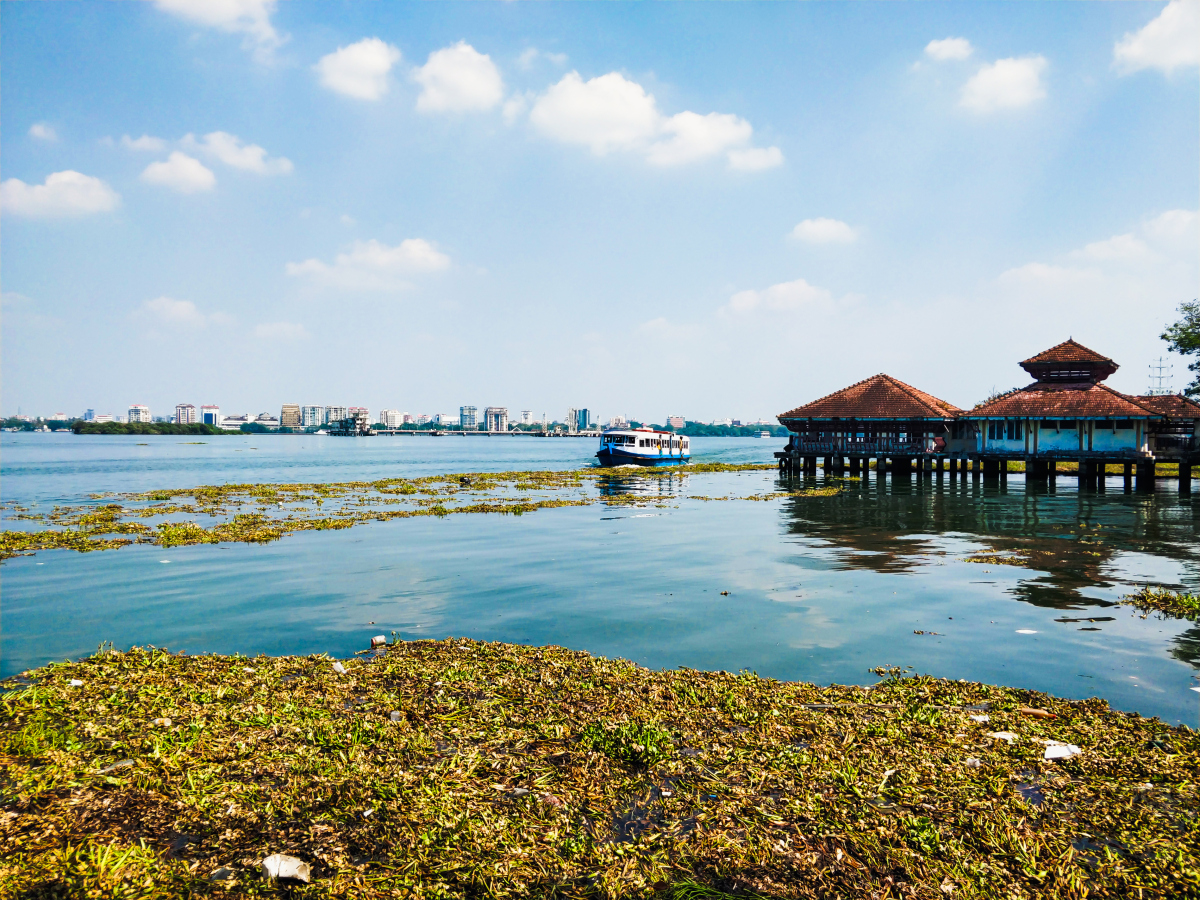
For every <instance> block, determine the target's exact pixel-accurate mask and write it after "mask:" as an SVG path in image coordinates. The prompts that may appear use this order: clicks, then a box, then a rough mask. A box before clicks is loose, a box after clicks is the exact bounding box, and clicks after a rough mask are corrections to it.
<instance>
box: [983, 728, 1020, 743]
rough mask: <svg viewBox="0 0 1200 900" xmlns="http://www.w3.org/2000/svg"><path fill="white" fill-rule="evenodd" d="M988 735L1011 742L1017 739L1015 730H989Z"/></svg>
mask: <svg viewBox="0 0 1200 900" xmlns="http://www.w3.org/2000/svg"><path fill="white" fill-rule="evenodd" d="M988 737H990V738H994V739H995V740H997V741H1008V742H1009V743H1010V744H1011V743H1012V742H1013V741H1015V740H1016V739H1017V733H1016V732H1015V731H989V732H988Z"/></svg>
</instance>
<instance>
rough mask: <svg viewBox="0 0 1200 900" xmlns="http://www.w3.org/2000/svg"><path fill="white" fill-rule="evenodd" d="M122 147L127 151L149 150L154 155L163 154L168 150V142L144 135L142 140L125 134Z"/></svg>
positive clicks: (122, 137) (122, 136) (122, 138)
mask: <svg viewBox="0 0 1200 900" xmlns="http://www.w3.org/2000/svg"><path fill="white" fill-rule="evenodd" d="M121 146H122V147H124V148H125V149H126V150H148V151H150V152H152V153H161V152H162V151H163V150H166V149H167V142H166V141H164V140H163V139H162V138H156V137H151V136H150V135H148V134H143V135H142V136H141V137H140V138H131V137H130V136H129V135H127V134H123V135H121Z"/></svg>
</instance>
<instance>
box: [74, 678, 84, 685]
mask: <svg viewBox="0 0 1200 900" xmlns="http://www.w3.org/2000/svg"><path fill="white" fill-rule="evenodd" d="M71 687H83V682H82V681H80V680H79V679H78V678H72V679H71Z"/></svg>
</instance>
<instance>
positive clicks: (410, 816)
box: [0, 639, 1200, 898]
mask: <svg viewBox="0 0 1200 900" xmlns="http://www.w3.org/2000/svg"><path fill="white" fill-rule="evenodd" d="M339 670H340V671H339ZM876 671H877V674H878V676H879V677H880V681H879V683H878V684H875V685H873V686H872V687H869V688H864V687H842V686H831V687H817V686H815V685H810V684H802V683H788V682H777V681H772V680H769V679H764V678H759V677H757V676H756V675H754V674H752V673H741V674H737V675H735V674H730V673H725V672H699V671H694V670H688V669H679V670H673V671H651V670H648V669H644V668H641V667H639V666H636V665H633V664H632V663H629V662H626V661H623V660H610V659H603V658H599V657H594V656H590V655H588V654H587V653H582V652H575V651H569V650H564V649H561V648H557V647H543V648H537V647H524V646H516V645H510V644H495V643H479V642H475V641H467V640H456V639H447V640H445V641H420V642H399V643H392V644H389V645H387V646H384V647H380V648H377V649H376V650H375V651H372V653H371V654H370V655H363V656H359V657H356V658H353V659H349V660H341V661H335V660H332V659H330V658H328V657H326V656H309V657H258V658H252V659H251V658H246V657H230V656H195V657H192V656H185V655H173V654H171V653H168V652H166V651H164V650H155V649H134V650H131V651H129V652H127V653H120V652H114V651H111V650H107V651H104V652H101V653H99V654H97V655H96V656H94V657H91V658H89V659H85V660H82V661H79V662H72V663H64V664H56V665H52V666H48V667H45V668H43V669H39V670H36V671H33V672H29V673H26V675H25V676H24V677H22V678H21V679H16V680H10V681H9V682H7V683H6V685H5V687H6V688H7V689H8V690H7V692H6V693H5V694H4V695H3V696H2V698H0V704H2V707H3V713H2V716H0V752H2V754H3V755H2V756H0V765H2V767H3V770H2V774H0V784H2V794H0V799H2V803H3V806H2V812H0V848H2V852H0V895H2V896H4V897H27V898H35V897H47V898H48V897H181V896H182V897H186V896H219V897H231V896H259V895H264V896H270V895H287V896H313V897H326V896H328V897H447V898H449V897H454V898H476V897H614V898H615V897H647V898H649V897H663V898H666V897H671V898H685V897H686V898H714V897H724V896H739V897H772V898H775V897H779V898H782V897H846V898H851V897H881V898H882V897H930V898H933V897H939V898H944V897H947V896H953V897H1039V898H1041V897H1064V898H1066V897H1069V898H1082V897H1188V896H1200V866H1198V856H1200V854H1198V851H1200V828H1198V821H1197V814H1198V810H1200V802H1198V800H1200V798H1198V797H1197V777H1198V775H1200V772H1198V767H1197V761H1198V759H1200V739H1198V738H1197V735H1196V733H1195V732H1193V731H1189V730H1188V729H1186V728H1182V727H1181V728H1171V727H1167V726H1166V725H1164V724H1163V723H1161V722H1159V721H1157V720H1148V719H1144V718H1141V717H1139V716H1137V715H1136V714H1129V713H1122V712H1118V711H1115V710H1111V709H1109V707H1108V705H1107V704H1106V703H1105V702H1104V701H1103V700H1098V699H1091V700H1082V701H1074V702H1072V701H1065V700H1060V699H1056V698H1053V697H1050V696H1047V695H1044V694H1039V693H1034V692H1030V691H1022V690H1015V689H1011V688H1002V687H993V686H988V685H982V684H974V683H966V682H954V681H946V680H941V679H935V678H930V677H924V676H920V677H911V676H905V674H904V673H903V672H901V671H900V670H898V669H895V668H893V669H886V670H885V669H879V670H876Z"/></svg>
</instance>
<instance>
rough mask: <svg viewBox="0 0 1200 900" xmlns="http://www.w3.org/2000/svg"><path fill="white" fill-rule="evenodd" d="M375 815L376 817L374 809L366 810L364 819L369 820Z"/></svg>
mask: <svg viewBox="0 0 1200 900" xmlns="http://www.w3.org/2000/svg"><path fill="white" fill-rule="evenodd" d="M373 815H375V810H374V809H364V810H363V818H364V819H369V818H371V816H373Z"/></svg>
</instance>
